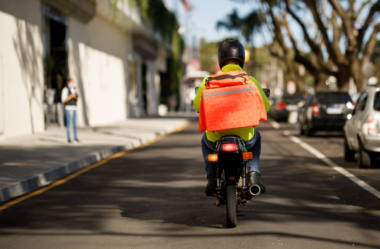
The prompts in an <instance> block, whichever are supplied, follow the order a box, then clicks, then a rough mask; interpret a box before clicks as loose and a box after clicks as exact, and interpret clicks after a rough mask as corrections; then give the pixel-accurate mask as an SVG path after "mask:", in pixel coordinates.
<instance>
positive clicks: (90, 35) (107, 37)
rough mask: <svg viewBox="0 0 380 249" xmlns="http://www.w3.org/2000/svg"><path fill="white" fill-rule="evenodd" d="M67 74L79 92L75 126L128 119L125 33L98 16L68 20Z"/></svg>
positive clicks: (126, 35)
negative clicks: (68, 72) (87, 19)
mask: <svg viewBox="0 0 380 249" xmlns="http://www.w3.org/2000/svg"><path fill="white" fill-rule="evenodd" d="M68 43H69V44H68V45H69V71H70V77H72V78H73V79H74V80H75V82H76V83H77V85H78V88H79V90H80V100H79V103H78V117H79V119H78V124H79V125H80V126H83V125H90V126H97V125H104V124H109V123H113V122H116V121H120V120H125V119H126V118H127V117H128V111H127V110H128V109H127V83H128V77H127V76H128V61H127V58H128V54H129V53H131V45H130V44H131V38H130V36H129V35H128V33H123V32H122V30H121V29H119V28H117V27H115V26H114V25H112V24H111V23H110V22H109V21H107V20H106V19H103V18H102V17H100V16H96V17H95V18H93V19H92V20H91V21H90V22H89V23H88V24H82V23H80V22H78V21H76V20H75V19H73V18H70V19H69V40H68Z"/></svg>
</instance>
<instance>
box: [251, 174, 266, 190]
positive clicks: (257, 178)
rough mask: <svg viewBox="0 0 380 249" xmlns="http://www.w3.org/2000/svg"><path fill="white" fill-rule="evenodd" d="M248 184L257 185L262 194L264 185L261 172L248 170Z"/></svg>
mask: <svg viewBox="0 0 380 249" xmlns="http://www.w3.org/2000/svg"><path fill="white" fill-rule="evenodd" d="M248 185H249V186H252V185H259V186H260V188H261V193H262V194H264V193H265V190H266V187H265V185H264V183H263V179H262V178H261V174H260V173H259V172H256V171H250V172H248Z"/></svg>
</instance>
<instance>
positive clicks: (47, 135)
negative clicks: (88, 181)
mask: <svg viewBox="0 0 380 249" xmlns="http://www.w3.org/2000/svg"><path fill="white" fill-rule="evenodd" d="M190 119H191V118H190V117H186V118H178V117H168V118H142V119H129V120H127V121H124V122H120V123H116V124H114V125H109V126H101V127H92V128H81V129H79V131H78V134H79V139H80V144H79V145H69V144H67V138H66V130H65V129H59V128H53V129H49V130H47V131H45V132H43V133H38V134H33V135H28V136H23V137H19V138H14V139H9V140H6V141H1V142H0V203H1V202H4V201H7V200H9V199H11V198H14V197H17V196H20V195H22V194H25V193H27V192H29V191H32V190H35V189H37V188H39V187H41V186H44V185H47V184H49V183H51V182H54V181H55V180H57V179H59V178H61V177H63V176H65V175H67V174H70V173H72V172H75V171H77V170H79V169H81V168H84V167H86V166H89V165H91V164H93V163H95V162H97V161H99V160H101V159H104V158H106V157H109V156H111V155H113V154H115V153H117V152H119V151H123V150H127V149H133V148H137V147H139V146H141V145H142V144H145V143H147V142H149V141H152V140H154V139H156V138H157V137H158V136H162V135H165V134H168V133H170V132H173V131H175V130H176V129H178V128H180V127H182V126H184V125H186V124H187V123H188V122H189V120H190Z"/></svg>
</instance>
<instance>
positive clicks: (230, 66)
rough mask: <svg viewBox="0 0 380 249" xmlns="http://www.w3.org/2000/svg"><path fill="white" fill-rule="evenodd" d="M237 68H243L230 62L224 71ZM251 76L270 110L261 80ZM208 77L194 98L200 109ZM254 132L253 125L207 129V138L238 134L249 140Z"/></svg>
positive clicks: (217, 138) (266, 107)
mask: <svg viewBox="0 0 380 249" xmlns="http://www.w3.org/2000/svg"><path fill="white" fill-rule="evenodd" d="M237 70H242V68H241V67H240V66H239V65H235V64H228V65H225V66H224V67H223V68H222V72H223V73H224V72H230V71H237ZM249 77H250V78H251V81H252V82H253V83H254V84H255V85H256V87H257V89H258V90H259V92H260V94H261V97H262V98H263V101H264V105H265V110H266V111H267V112H269V109H270V103H269V101H268V98H267V96H266V95H265V93H264V92H263V89H262V88H261V85H260V84H259V82H257V80H256V79H255V78H253V77H252V76H249ZM206 79H207V78H205V79H204V80H203V81H202V84H201V85H200V87H199V89H198V92H197V95H196V96H195V99H194V106H195V108H196V109H197V110H198V111H199V107H200V105H201V98H202V91H203V90H204V89H206V84H205V82H206ZM254 134H255V128H253V127H247V128H238V129H230V130H224V131H214V132H210V131H206V136H207V139H208V140H210V141H211V142H215V141H217V140H219V139H220V138H221V137H223V136H226V135H236V136H239V137H241V138H242V139H244V140H245V141H248V140H250V139H251V138H253V135H254Z"/></svg>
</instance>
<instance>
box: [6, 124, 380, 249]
mask: <svg viewBox="0 0 380 249" xmlns="http://www.w3.org/2000/svg"><path fill="white" fill-rule="evenodd" d="M260 132H262V136H263V135H265V132H266V131H264V130H263V129H260ZM263 137H264V136H263ZM200 140H201V134H199V133H198V132H197V124H193V125H192V126H191V127H189V128H187V129H186V130H185V131H184V132H180V133H177V134H173V135H171V136H169V137H167V138H165V139H164V140H161V141H159V142H156V143H154V144H152V145H150V146H148V147H146V148H143V149H139V150H136V151H133V152H131V153H127V154H125V155H124V156H122V157H120V158H117V159H114V160H112V161H110V162H108V163H107V164H105V165H103V166H101V167H99V168H96V169H94V170H91V171H89V172H87V173H86V174H83V175H81V176H80V177H78V178H75V179H73V180H71V181H69V182H68V183H66V184H63V185H61V186H59V187H56V188H54V189H52V190H50V191H48V192H45V193H44V194H42V195H38V196H35V197H33V198H31V199H29V200H27V201H24V202H22V203H20V204H18V205H16V206H13V207H11V208H8V209H6V210H4V211H2V212H0V220H1V222H0V234H2V235H15V234H21V235H33V234H36V233H38V231H39V230H41V229H51V230H52V231H55V230H57V231H58V230H62V229H63V230H64V231H65V232H64V233H63V234H60V236H79V235H81V234H82V233H81V232H77V231H83V230H85V231H90V232H91V233H90V235H115V236H139V237H140V236H141V237H144V236H149V237H177V238H189V237H194V238H202V237H220V236H224V237H228V236H241V237H252V236H282V237H289V238H294V239H299V240H309V241H324V242H327V243H330V244H332V245H333V244H347V243H348V242H347V241H345V240H340V239H328V238H323V237H318V236H314V235H310V236H305V235H301V234H297V233H279V232H249V231H252V230H253V229H254V230H260V224H271V225H276V226H278V227H284V228H285V227H287V224H288V223H297V224H298V225H297V226H306V225H307V226H310V225H313V224H314V225H315V226H320V225H321V224H331V223H339V224H346V225H349V226H355V227H358V228H363V229H365V230H371V231H375V232H379V231H380V226H379V223H378V216H376V215H374V214H371V212H368V211H371V210H376V211H379V210H380V205H379V201H378V199H376V198H375V197H372V196H370V195H369V194H368V193H367V192H365V191H364V190H362V189H361V188H358V187H357V186H356V185H354V184H352V183H351V182H350V181H349V180H348V179H347V178H345V177H343V176H341V175H339V174H337V173H336V174H331V168H330V167H328V166H325V167H324V166H323V164H322V163H321V161H320V160H319V159H317V158H314V157H312V156H304V157H300V156H288V154H289V153H288V154H287V151H292V150H295V148H296V149H298V147H294V143H293V142H291V141H289V140H288V139H286V138H283V139H274V138H271V137H270V136H269V135H267V136H266V137H265V139H263V143H265V144H266V149H265V150H263V152H262V155H263V159H262V161H261V169H262V174H263V176H264V181H265V183H266V185H267V193H266V194H264V195H262V196H260V197H257V198H254V199H253V201H252V202H251V203H249V205H248V206H249V207H248V209H244V210H242V211H241V212H239V217H238V220H239V227H238V228H237V229H240V230H235V231H239V233H238V234H236V233H233V234H232V233H228V232H225V230H224V229H220V228H223V227H224V224H225V222H226V220H225V209H221V208H218V207H215V206H213V203H214V201H215V200H214V199H213V198H207V197H205V194H204V187H205V185H206V174H205V172H204V163H203V160H202V156H201V149H200ZM195 145H197V146H198V147H199V148H196V147H197V146H195ZM268 148H269V149H268ZM313 169H317V170H313ZM363 196H365V197H366V198H365V199H364V198H363ZM116 213H117V214H116ZM115 215H116V216H118V217H116V216H115ZM109 217H114V218H115V219H123V220H122V221H121V222H123V223H125V224H134V225H135V226H136V227H137V228H136V231H135V232H119V233H117V232H110V231H108V230H107V229H105V228H104V226H103V224H104V222H105V220H107V219H108V218H109ZM141 221H151V222H158V223H159V224H161V225H160V226H158V227H159V228H150V230H149V231H147V232H141V230H139V228H138V226H137V225H136V224H139V223H136V222H141ZM252 224H255V226H252ZM132 227H133V226H132ZM193 227H204V228H212V229H211V230H207V232H205V233H198V232H195V233H194V230H193V229H192V228H193ZM252 227H254V228H252ZM30 230H32V231H33V232H31V231H30ZM181 231H186V232H187V231H188V232H189V234H176V233H178V232H181ZM230 231H231V230H230ZM52 234H54V235H56V233H54V232H51V233H50V232H46V231H45V232H43V233H41V235H46V236H49V235H52ZM86 234H88V233H87V232H86ZM350 243H351V244H354V243H355V245H358V246H359V245H362V246H366V247H368V248H378V247H377V246H374V245H372V244H363V243H357V242H354V241H351V242H350Z"/></svg>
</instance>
